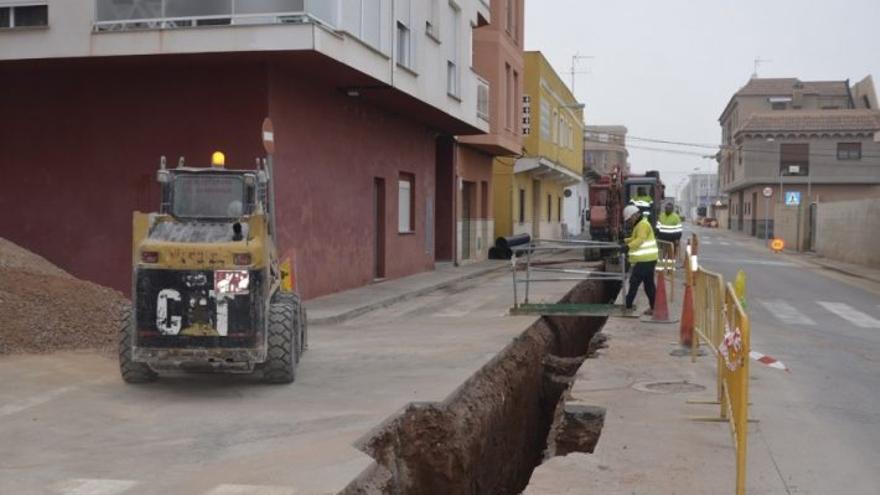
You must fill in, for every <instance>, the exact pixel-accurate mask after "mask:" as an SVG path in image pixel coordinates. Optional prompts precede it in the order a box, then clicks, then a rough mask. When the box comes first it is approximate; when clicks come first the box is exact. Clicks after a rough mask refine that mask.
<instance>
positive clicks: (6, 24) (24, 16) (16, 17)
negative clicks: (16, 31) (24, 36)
mask: <svg viewBox="0 0 880 495" xmlns="http://www.w3.org/2000/svg"><path fill="white" fill-rule="evenodd" d="M48 25H49V6H48V5H21V6H9V7H0V29H3V28H25V27H43V26H48Z"/></svg>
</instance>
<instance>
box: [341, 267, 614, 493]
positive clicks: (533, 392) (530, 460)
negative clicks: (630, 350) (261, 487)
mask: <svg viewBox="0 0 880 495" xmlns="http://www.w3.org/2000/svg"><path fill="white" fill-rule="evenodd" d="M618 291H619V283H613V282H611V283H609V282H598V281H585V282H581V283H580V284H579V285H578V286H577V287H575V288H574V289H572V290H571V291H570V292H569V293H568V294H567V295H566V296H565V297H564V298H563V299H562V300H561V301H560V302H563V303H599V302H612V301H613V300H614V298H615V297H616V295H617V292H618ZM606 320H607V318H604V317H603V318H600V317H577V316H565V317H556V316H554V317H543V318H540V319H539V320H537V321H536V322H535V323H534V324H532V325H531V326H530V327H528V328H527V329H526V330H525V331H523V332H522V333H521V334H520V335H519V336H518V337H517V338H516V339H514V340H513V341H512V342H511V343H510V344H508V345H507V346H506V347H505V348H504V349H503V350H502V351H501V352H500V353H499V354H498V355H496V356H495V357H494V358H493V359H492V360H491V361H490V362H489V363H487V364H486V365H485V366H483V367H482V368H481V369H480V370H479V371H477V372H476V373H474V375H472V376H471V377H470V378H469V379H468V380H466V381H465V382H464V383H463V384H462V385H461V386H460V387H459V388H458V389H457V390H456V391H455V392H454V393H453V394H452V395H451V396H450V397H449V398H447V399H446V400H445V401H443V402H440V403H436V402H432V403H411V404H409V405H408V406H407V407H406V408H405V409H404V410H403V411H402V412H401V413H399V414H397V415H395V416H393V417H391V418H389V419H388V420H387V421H386V422H385V423H384V424H382V425H380V426H379V427H377V428H376V429H375V430H374V431H373V432H372V433H371V434H369V435H368V436H367V437H365V439H363V440H362V441H361V443H360V445H359V448H361V449H362V450H363V451H364V452H366V453H367V454H369V455H370V456H371V457H373V459H374V460H375V464H374V465H373V466H372V468H370V469H368V470H367V471H365V472H364V473H363V474H362V475H361V476H359V477H358V479H356V480H354V481H353V482H352V483H351V484H350V485H349V486H348V487H347V488H346V489H345V490H343V491H342V492H341V494H342V495H356V494H357V495H360V494H367V493H377V492H378V493H388V494H395V495H404V494H429V493H430V494H434V493H437V494H441V493H444V494H445V493H449V494H452V493H455V494H485V493H492V494H498V495H505V494H518V493H520V492H522V490H523V489H524V488H525V487H526V485H527V484H528V482H529V479H530V478H531V475H532V471H533V470H534V469H535V467H537V466H538V465H539V464H540V463H541V462H542V461H543V460H544V459H545V458H546V457H550V456H553V455H557V454H558V455H564V454H567V453H569V452H573V451H582V452H592V450H593V448H594V446H595V444H596V442H597V441H598V438H599V434H600V432H601V428H602V423H603V421H604V410H602V409H601V408H593V407H589V406H580V405H569V406H568V407H566V405H565V399H566V395H567V392H568V390H569V389H570V387H571V384H572V382H573V381H574V375H575V373H576V372H577V370H578V369H579V368H580V366H581V364H582V363H583V361H584V360H585V359H587V358H588V357H589V356H590V355H591V353H592V352H594V350H595V348H596V347H598V346H600V345H601V341H602V340H603V339H601V338H594V337H595V336H596V334H597V333H598V332H599V331H600V330H601V329H602V327H603V326H604V325H605V322H606Z"/></svg>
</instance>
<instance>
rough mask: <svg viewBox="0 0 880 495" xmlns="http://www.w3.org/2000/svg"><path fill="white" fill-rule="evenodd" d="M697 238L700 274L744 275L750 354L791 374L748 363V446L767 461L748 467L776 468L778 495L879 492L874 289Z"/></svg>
mask: <svg viewBox="0 0 880 495" xmlns="http://www.w3.org/2000/svg"><path fill="white" fill-rule="evenodd" d="M695 230H696V232H697V233H698V235H700V239H701V248H700V256H699V259H700V263H701V265H703V266H705V267H706V268H707V269H709V270H712V271H716V272H720V273H722V274H723V275H724V276H725V279H726V280H733V278H734V276H735V275H736V272H737V270H739V269H742V270H744V271H745V272H746V276H747V299H748V307H749V313H750V315H751V319H752V327H751V328H752V349H753V350H756V351H759V352H762V353H764V354H768V355H771V356H773V357H776V358H777V359H779V360H781V361H782V362H784V363H785V365H787V366H788V367H789V369H790V372H789V373H786V372H783V371H779V370H775V369H771V368H766V367H762V366H761V365H760V364H758V363H755V362H753V364H752V376H753V378H752V387H751V399H752V402H753V406H752V409H751V415H752V417H753V418H756V419H758V420H759V421H760V422H759V423H758V424H756V425H753V428H754V430H752V431H753V432H754V434H753V435H751V436H750V437H751V442H752V445H751V446H750V447H751V449H754V450H755V451H760V450H766V451H768V453H769V456H767V455H756V456H753V457H752V458H751V460H750V463H751V462H756V461H757V460H759V459H760V460H761V461H762V462H768V461H767V459H769V462H772V463H773V464H774V471H775V472H776V473H777V474H778V476H779V480H778V481H779V482H781V483H777V482H774V483H772V484H773V485H775V486H781V487H782V488H781V489H780V490H779V493H788V494H816V495H819V494H832V493H846V494H864V495H876V494H878V493H880V286H878V285H877V284H873V283H870V282H867V281H865V280H862V279H858V278H854V277H849V276H845V275H841V274H838V273H836V272H833V271H830V270H827V269H824V268H821V267H818V266H816V265H813V264H811V263H809V262H808V261H807V260H805V259H804V258H803V257H800V256H788V255H784V254H773V253H772V252H771V251H770V250H769V249H767V248H766V247H764V246H763V245H762V244H761V243H759V242H757V241H756V240H754V239H751V238H748V237H744V236H741V235H739V234H732V233H729V232H725V231H719V230H717V229H701V228H695ZM859 248H860V247H858V246H853V249H859ZM750 467H754V466H750ZM753 471H757V469H753ZM767 481H768V484H771V483H770V482H771V480H767ZM772 481H776V480H772Z"/></svg>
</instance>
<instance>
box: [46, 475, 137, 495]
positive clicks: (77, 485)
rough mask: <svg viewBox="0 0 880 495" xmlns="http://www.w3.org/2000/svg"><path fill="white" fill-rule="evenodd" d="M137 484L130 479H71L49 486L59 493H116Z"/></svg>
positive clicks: (90, 494)
mask: <svg viewBox="0 0 880 495" xmlns="http://www.w3.org/2000/svg"><path fill="white" fill-rule="evenodd" d="M137 484H138V482H137V481H131V480H97V479H72V480H66V481H62V482H60V483H57V484H55V485H54V486H52V487H51V488H52V491H54V492H55V493H59V494H61V495H117V494H119V493H122V492H124V491H126V490H128V489H130V488H132V487H134V486H135V485H137Z"/></svg>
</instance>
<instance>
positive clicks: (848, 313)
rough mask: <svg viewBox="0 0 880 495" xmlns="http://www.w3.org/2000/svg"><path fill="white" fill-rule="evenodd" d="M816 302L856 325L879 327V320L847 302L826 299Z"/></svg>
mask: <svg viewBox="0 0 880 495" xmlns="http://www.w3.org/2000/svg"><path fill="white" fill-rule="evenodd" d="M816 303H817V304H819V306H822V307H823V308H825V309H827V310H828V311H831V312H832V313H834V314H836V315H837V316H839V317H841V318H843V319H844V320H847V321H849V322H850V323H852V324H853V325H855V326H857V327H860V328H880V320H878V319H876V318H874V317H873V316H870V315H868V314H865V313H862V312H861V311H859V310H857V309H855V308H853V307H851V306H850V305H848V304H845V303H836V302H828V301H816Z"/></svg>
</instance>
